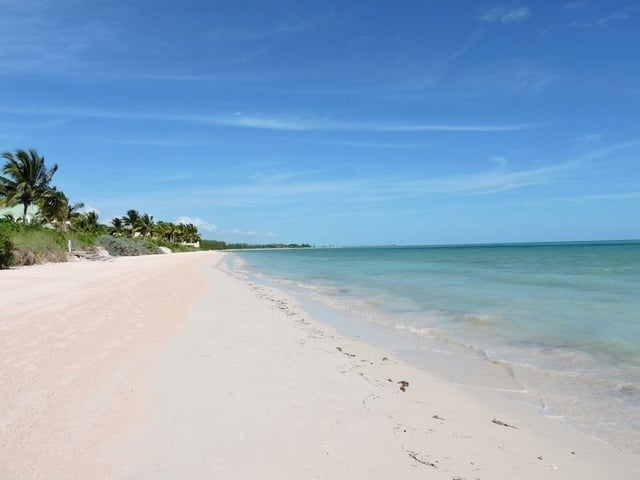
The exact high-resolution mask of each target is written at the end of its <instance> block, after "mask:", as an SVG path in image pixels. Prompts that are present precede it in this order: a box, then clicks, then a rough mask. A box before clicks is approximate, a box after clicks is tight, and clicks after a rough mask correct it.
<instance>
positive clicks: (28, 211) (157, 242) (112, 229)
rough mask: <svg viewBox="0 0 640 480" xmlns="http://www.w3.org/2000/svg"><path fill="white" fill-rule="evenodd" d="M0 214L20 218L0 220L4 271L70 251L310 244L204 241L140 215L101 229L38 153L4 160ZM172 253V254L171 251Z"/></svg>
mask: <svg viewBox="0 0 640 480" xmlns="http://www.w3.org/2000/svg"><path fill="white" fill-rule="evenodd" d="M2 158H3V159H4V160H5V163H4V165H3V166H2V169H1V170H0V173H1V174H0V208H4V207H16V208H19V214H18V213H17V212H15V211H14V212H12V213H11V212H9V213H5V214H4V215H3V216H2V218H0V268H8V267H10V266H13V265H33V264H36V263H44V262H61V261H66V260H67V258H68V254H69V250H70V249H71V250H74V251H95V250H98V249H104V250H106V252H107V253H108V254H109V255H112V256H130V255H149V254H157V253H163V251H173V252H176V251H178V252H185V251H192V250H198V249H202V250H229V249H236V250H237V249H247V248H303V247H310V246H311V245H308V244H280V243H273V244H267V245H255V244H248V243H226V242H224V241H220V240H203V239H202V238H201V236H200V234H199V232H198V228H197V227H196V226H195V225H193V224H191V223H173V222H167V221H162V220H158V221H156V220H155V218H154V216H153V215H150V214H149V213H146V212H143V213H141V212H140V211H139V210H136V209H129V210H127V211H126V212H125V213H124V214H123V215H122V216H120V217H115V218H112V219H111V220H110V221H109V222H108V223H101V219H100V216H99V214H98V212H96V211H95V210H87V209H86V208H85V204H84V203H82V202H72V201H71V200H70V199H69V197H68V196H67V195H66V194H65V193H64V192H63V191H62V190H60V189H58V188H57V187H56V186H54V185H53V183H52V182H53V177H54V175H55V174H56V172H57V171H58V165H57V164H55V165H53V166H52V167H50V168H49V167H47V165H46V164H45V159H44V157H43V156H40V155H39V154H38V152H37V151H36V150H34V149H30V150H23V149H18V150H16V151H15V152H5V153H3V154H2ZM167 249H168V250H167Z"/></svg>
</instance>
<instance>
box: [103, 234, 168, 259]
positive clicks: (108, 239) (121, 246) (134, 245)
mask: <svg viewBox="0 0 640 480" xmlns="http://www.w3.org/2000/svg"><path fill="white" fill-rule="evenodd" d="M96 245H97V246H99V247H102V248H104V249H105V250H106V251H107V252H109V255H112V256H114V257H131V256H137V255H150V254H156V253H160V249H159V248H158V247H157V246H156V245H155V244H154V243H152V242H150V241H149V240H133V239H131V238H122V237H117V238H116V237H112V236H111V235H101V236H99V237H98V238H97V239H96Z"/></svg>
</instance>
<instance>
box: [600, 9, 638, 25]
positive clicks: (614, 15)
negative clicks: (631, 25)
mask: <svg viewBox="0 0 640 480" xmlns="http://www.w3.org/2000/svg"><path fill="white" fill-rule="evenodd" d="M638 14H640V7H638V6H637V5H629V6H627V7H624V8H621V9H620V10H616V11H615V12H611V13H610V14H608V15H605V16H603V17H600V18H598V19H597V20H595V21H594V24H595V25H597V26H600V27H606V26H608V25H609V24H610V23H611V22H616V21H620V20H628V19H630V18H632V17H634V16H636V15H638Z"/></svg>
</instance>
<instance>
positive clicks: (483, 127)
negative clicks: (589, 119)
mask: <svg viewBox="0 0 640 480" xmlns="http://www.w3.org/2000/svg"><path fill="white" fill-rule="evenodd" d="M0 113H9V114H13V115H34V116H60V117H73V118H104V119H114V120H140V121H150V122H185V123H201V124H209V125H214V126H221V127H237V128H252V129H261V130H282V131H352V132H355V131H360V132H511V131H519V130H528V129H531V128H534V127H535V126H536V125H535V124H531V123H515V124H480V123H478V124H466V125H463V124H461V125H457V124H445V123H442V124H439V123H430V124H401V123H395V124H394V123H382V122H344V121H335V120H330V119H322V120H318V119H300V118H297V117H289V118H280V117H272V116H264V115H260V114H251V115H245V114H241V113H234V114H232V115H224V114H221V115H202V114H191V113H187V114H182V113H176V114H161V113H154V112H140V111H129V112H126V111H118V110H105V109H93V108H77V107H65V106H63V107H12V106H7V105H0Z"/></svg>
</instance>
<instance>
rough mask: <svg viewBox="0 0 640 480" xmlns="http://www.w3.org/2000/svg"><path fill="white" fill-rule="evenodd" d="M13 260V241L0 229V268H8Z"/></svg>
mask: <svg viewBox="0 0 640 480" xmlns="http://www.w3.org/2000/svg"><path fill="white" fill-rule="evenodd" d="M13 261H14V255H13V242H12V241H11V239H10V238H9V236H8V235H7V234H6V233H4V232H2V231H0V268H9V267H10V266H11V265H13Z"/></svg>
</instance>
